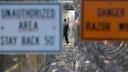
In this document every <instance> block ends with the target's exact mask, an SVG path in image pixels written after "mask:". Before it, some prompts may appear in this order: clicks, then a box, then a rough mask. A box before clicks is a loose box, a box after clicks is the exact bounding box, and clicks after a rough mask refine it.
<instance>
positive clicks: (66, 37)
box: [65, 35, 69, 44]
mask: <svg viewBox="0 0 128 72" xmlns="http://www.w3.org/2000/svg"><path fill="white" fill-rule="evenodd" d="M65 41H66V43H67V44H68V43H69V41H68V35H65Z"/></svg>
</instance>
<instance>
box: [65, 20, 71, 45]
mask: <svg viewBox="0 0 128 72" xmlns="http://www.w3.org/2000/svg"><path fill="white" fill-rule="evenodd" d="M69 30H70V29H69V25H68V22H67V19H64V39H65V41H66V43H67V44H68V43H69V40H68V32H69Z"/></svg>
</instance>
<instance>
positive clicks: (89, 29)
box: [81, 0, 128, 40]
mask: <svg viewBox="0 0 128 72" xmlns="http://www.w3.org/2000/svg"><path fill="white" fill-rule="evenodd" d="M81 10H82V21H81V37H82V39H85V40H104V39H108V40H110V39H111V40H124V39H128V1H115V0H113V1H112V0H111V1H107V0H100V1H96V0H91V1H90V0H83V2H82V9H81Z"/></svg>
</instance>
